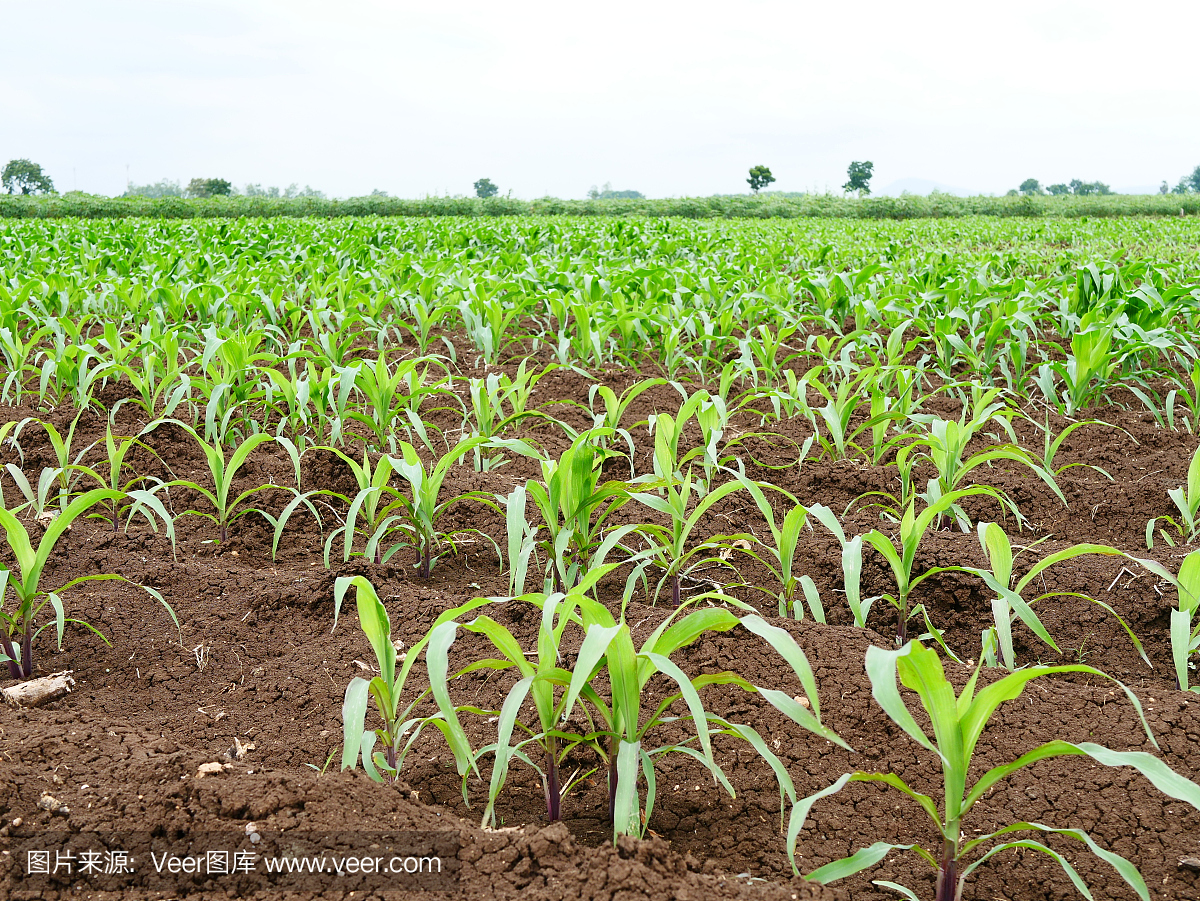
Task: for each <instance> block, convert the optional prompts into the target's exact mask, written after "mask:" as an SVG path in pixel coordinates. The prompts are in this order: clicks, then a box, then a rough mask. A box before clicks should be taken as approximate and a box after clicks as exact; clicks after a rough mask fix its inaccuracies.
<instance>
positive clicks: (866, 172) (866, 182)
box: [842, 160, 875, 197]
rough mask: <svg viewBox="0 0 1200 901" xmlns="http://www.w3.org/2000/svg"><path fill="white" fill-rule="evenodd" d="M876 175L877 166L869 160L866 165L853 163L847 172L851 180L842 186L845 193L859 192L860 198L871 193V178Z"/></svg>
mask: <svg viewBox="0 0 1200 901" xmlns="http://www.w3.org/2000/svg"><path fill="white" fill-rule="evenodd" d="M874 174H875V164H874V163H872V162H871V161H870V160H868V161H867V162H865V163H851V164H850V167H849V168H848V169H847V170H846V175H848V176H849V178H850V180H849V181H847V182H846V183H845V184H844V185H842V190H843V191H857V192H858V196H859V197H862V196H863V195H865V194H870V193H871V176H872V175H874Z"/></svg>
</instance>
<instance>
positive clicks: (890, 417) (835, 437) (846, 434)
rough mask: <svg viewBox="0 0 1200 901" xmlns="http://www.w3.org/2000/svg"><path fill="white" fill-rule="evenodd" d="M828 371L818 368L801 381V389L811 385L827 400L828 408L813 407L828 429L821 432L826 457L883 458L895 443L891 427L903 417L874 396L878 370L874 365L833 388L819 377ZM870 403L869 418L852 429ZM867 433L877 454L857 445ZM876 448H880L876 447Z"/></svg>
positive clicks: (839, 382) (819, 437)
mask: <svg viewBox="0 0 1200 901" xmlns="http://www.w3.org/2000/svg"><path fill="white" fill-rule="evenodd" d="M825 368H826V367H821V366H818V367H815V368H814V369H812V370H810V371H809V372H807V373H805V375H804V378H803V379H801V380H800V382H801V388H803V386H804V385H805V384H807V385H810V386H811V387H812V388H813V389H814V390H815V391H816V392H817V393H818V394H820V395H821V396H822V397H823V398H825V406H823V407H816V408H812V409H813V410H814V412H815V413H816V414H817V415H818V416H820V418H821V423H822V424H823V426H824V428H823V429H821V430H820V431H818V433H817V442H818V443H819V444H820V446H821V452H822V455H823V456H828V457H829V458H830V459H831V460H845V459H847V458H849V457H851V456H854V455H856V454H857V455H860V456H868V457H872V458H880V457H882V456H883V454H884V452H885V451H886V449H887V448H889V447H890V446H891V445H892V444H894V443H895V441H894V440H893V441H892V442H888V441H887V440H886V438H885V436H886V429H887V425H888V423H891V422H894V421H895V420H897V419H900V418H902V414H901V413H900V412H898V411H896V410H888V409H887V408H886V405H885V404H884V402H883V397H882V395H880V394H879V393H878V392H875V393H874V396H872V392H871V391H870V389H869V386H870V385H871V384H872V383H873V381H874V380H875V379H876V378H877V377H878V370H877V368H876V367H874V366H870V367H868V368H866V369H863V370H862V371H860V372H859V373H858V375H856V376H855V377H854V378H852V379H842V380H840V381H837V382H836V383H833V384H829V385H827V384H825V383H824V382H822V381H821V380H820V378H819V376H820V374H821V370H822V369H825ZM831 374H832V373H831ZM868 404H869V406H868V409H869V415H868V417H867V419H866V420H864V421H863V422H862V424H861V425H858V426H855V427H853V428H851V425H850V420H851V419H852V418H853V417H854V414H855V413H857V412H858V410H859V408H860V407H863V406H864V405H868ZM814 424H815V422H814ZM864 432H865V433H867V434H868V435H870V436H871V439H872V445H873V449H874V453H873V454H867V453H866V451H864V450H863V449H862V448H861V447H860V446H859V445H858V444H857V439H858V437H859V436H860V435H862V434H863V433H864ZM876 445H877V446H878V447H875V446H876Z"/></svg>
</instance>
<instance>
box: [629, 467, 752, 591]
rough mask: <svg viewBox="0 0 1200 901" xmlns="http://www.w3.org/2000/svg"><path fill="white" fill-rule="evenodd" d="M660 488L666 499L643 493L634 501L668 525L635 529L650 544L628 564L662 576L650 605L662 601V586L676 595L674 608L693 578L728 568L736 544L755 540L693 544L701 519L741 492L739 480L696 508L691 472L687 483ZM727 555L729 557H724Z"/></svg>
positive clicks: (720, 538) (724, 538)
mask: <svg viewBox="0 0 1200 901" xmlns="http://www.w3.org/2000/svg"><path fill="white" fill-rule="evenodd" d="M655 487H658V488H659V489H660V490H661V491H662V492H663V493H662V495H658V494H653V493H651V492H645V491H638V492H634V493H631V494H630V495H629V496H630V498H631V499H632V500H635V501H637V502H638V503H640V504H643V505H645V506H647V507H649V508H650V509H652V510H656V511H658V512H659V513H662V514H664V515H665V516H666V517H667V518H668V520H669V524H668V525H665V526H661V525H658V524H657V523H641V524H638V525H635V526H634V527H633V532H634V533H635V534H637V535H638V536H640V537H641V538H642V539H643V540H645V541H646V543H647V544H648V545H649V547H647V548H645V549H643V550H640V551H637V552H635V553H634V554H633V555H632V556H631V557H630V558H629V560H628V561H627V562H630V563H634V564H636V569H635V574H636V573H641V572H642V571H643V570H645V569H646V568H647V567H652V568H654V569H656V570H658V571H659V572H660V573H661V576H660V577H659V579H658V582H657V584H656V585H655V586H654V594H653V596H652V598H651V603H655V602H656V601H657V600H658V596H659V594H660V593H661V592H662V589H663V586H664V585H666V586H667V587H669V589H670V592H671V603H672V605H674V606H676V607H677V606H679V603H680V601H681V600H682V592H683V581H684V580H685V579H687V580H690V581H695V579H694V576H693V575H692V574H693V573H695V572H697V571H699V570H701V569H703V568H704V567H708V566H714V565H715V566H721V565H728V564H727V563H726V560H725V557H727V556H728V554H729V551H730V550H731V549H732V547H733V543H734V542H736V541H747V540H748V539H749V538H750V537H751V536H750V535H749V534H741V533H739V534H735V535H716V536H713V537H711V538H707V539H705V540H703V541H700V542H699V543H694V542H693V539H692V533H693V532H694V531H695V529H696V526H697V524H698V523H699V522H700V519H701V518H702V517H703V516H704V515H705V514H706V513H708V511H709V510H711V509H712V508H713V506H714V505H715V504H717V503H719V502H720V501H722V500H724V499H725V498H727V497H729V495H731V494H733V493H734V492H735V491H741V490H742V489H743V487H744V486H743V484H742V483H741V482H739V481H736V480H735V481H731V482H726V483H725V484H724V485H721V486H720V487H719V488H716V489H714V490H713V491H711V492H709V493H708V494H705V495H703V499H702V500H698V502H696V503H695V504H694V507H693V501H694V500H697V498H696V495H697V494H698V492H697V491H696V490H695V487H696V486H695V485H694V483H693V481H692V473H691V471H690V470H689V471H688V473H687V474H686V475H685V476H684V477H683V479H682V480H679V481H676V480H671V481H668V482H660V483H657V485H656V486H655ZM689 511H690V512H689ZM689 545H690V547H689ZM722 553H724V554H725V556H722ZM636 578H637V576H636V575H635V576H634V577H632V579H636Z"/></svg>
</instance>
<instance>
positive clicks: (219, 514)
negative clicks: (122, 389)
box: [142, 419, 275, 544]
mask: <svg viewBox="0 0 1200 901" xmlns="http://www.w3.org/2000/svg"><path fill="white" fill-rule="evenodd" d="M164 424H170V425H174V426H177V427H178V428H180V429H182V430H183V431H184V432H186V433H187V434H188V435H191V436H192V438H193V439H194V440H195V442H196V444H198V445H199V446H200V450H201V451H202V452H203V453H204V460H205V462H206V463H207V464H208V474H209V476H210V477H211V479H212V485H213V487H212V490H209V489H208V488H205V487H203V486H201V485H199V484H198V483H196V482H193V481H190V480H188V479H173V480H171V481H170V482H168V483H167V484H166V486H165V487H166V488H167V489H168V490H170V489H171V488H175V487H179V488H188V489H190V490H192V491H195V492H196V493H197V494H199V495H200V496H201V497H202V498H204V500H206V501H208V502H209V504H210V505H211V506H212V508H213V512H212V513H209V512H207V511H204V510H186V511H184V512H183V513H181V514H180V515H181V516H202V517H204V518H205V519H208V520H211V521H212V522H214V523H215V524H216V526H217V540H218V542H220V543H221V544H224V543H225V542H226V541H227V540H228V539H229V528H230V526H232V525H233V524H234V523H235V522H237V521H238V520H239V519H241V518H242V517H243V516H245V515H246V514H248V513H261V512H262V511H260V510H257V509H256V508H254V507H249V506H247V505H246V501H248V500H249V499H250V498H252V497H253V496H254V495H256V494H259V493H261V492H263V491H267V490H269V489H271V488H274V487H275V486H274V485H269V484H268V485H259V486H257V487H255V488H247V489H246V490H245V491H243V492H242V493H241V494H238V495H237V496H236V497H232V498H231V495H232V494H233V483H234V479H235V478H236V477H237V474H238V471H239V470H240V469H241V468H242V467H243V466H244V465H245V463H246V460H248V459H249V457H250V455H251V454H252V453H254V451H255V450H257V449H258V447H259V446H261V445H263V444H266V443H267V442H269V441H273V440H274V439H273V438H272V437H271V436H270V435H265V434H258V435H252V436H250V437H249V438H247V439H246V440H245V441H243V442H242V443H241V445H239V446H238V448H237V449H236V450H235V451H234V452H233V453H232V454H231V455H230V456H229V457H228V458H226V456H225V448H224V447H222V446H221V445H219V444H209V443H208V442H207V441H205V440H204V439H203V438H201V437H200V435H199V434H198V433H197V432H196V430H195V429H193V428H192V427H191V426H190V425H187V424H186V423H183V422H180V421H179V420H178V419H160V420H158V421H157V422H152V423H151V424H150V425H148V426H147V427H146V428H145V429H144V430H143V431H142V435H146V434H148V433H150V432H152V431H154V430H155V429H157V428H159V427H160V426H162V425H164Z"/></svg>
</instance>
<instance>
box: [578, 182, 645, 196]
mask: <svg viewBox="0 0 1200 901" xmlns="http://www.w3.org/2000/svg"><path fill="white" fill-rule="evenodd" d="M587 196H588V200H645V199H646V195H645V194H643V193H642V192H641V191H614V190H613V186H612V182H611V181H606V182H605V183H604V187H602V188H597V187H596V186H595V185H592V186H591V187H590V188H588V193H587Z"/></svg>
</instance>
